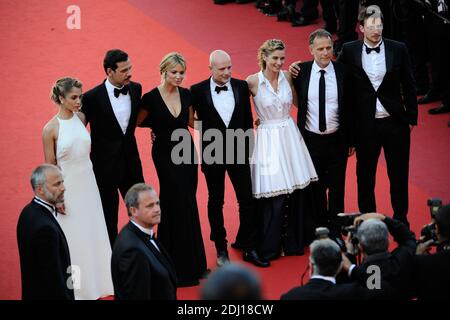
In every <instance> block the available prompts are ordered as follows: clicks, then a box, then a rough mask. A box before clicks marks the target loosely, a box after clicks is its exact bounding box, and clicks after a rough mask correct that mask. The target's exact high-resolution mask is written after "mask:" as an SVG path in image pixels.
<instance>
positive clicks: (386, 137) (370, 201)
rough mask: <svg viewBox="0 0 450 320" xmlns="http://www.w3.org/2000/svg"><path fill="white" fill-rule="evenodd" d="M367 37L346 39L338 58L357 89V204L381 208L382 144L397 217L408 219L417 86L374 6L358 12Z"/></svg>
mask: <svg viewBox="0 0 450 320" xmlns="http://www.w3.org/2000/svg"><path fill="white" fill-rule="evenodd" d="M359 23H360V31H361V32H362V33H363V34H364V40H359V41H353V42H349V43H346V44H344V46H343V47H342V51H341V54H340V55H339V58H338V61H339V62H342V63H343V64H344V65H345V66H346V68H347V73H348V76H347V78H346V79H348V82H347V83H346V84H347V85H348V86H350V87H351V88H352V94H351V96H349V97H348V98H349V99H347V101H346V102H348V103H349V104H350V106H349V109H350V110H351V112H350V113H349V114H350V115H351V117H352V118H353V126H354V129H353V135H354V137H355V146H356V159H357V164H356V173H357V181H358V206H359V210H360V211H361V212H376V203H375V178H376V172H377V164H378V158H379V156H380V152H381V149H383V151H384V156H385V159H386V165H387V172H388V176H389V182H390V194H391V204H392V208H393V211H394V218H395V219H398V220H400V221H402V222H404V223H406V224H408V219H407V214H408V175H409V152H410V135H411V130H412V129H413V127H414V126H415V125H417V100H416V87H415V81H414V78H413V74H412V69H411V64H410V59H409V55H408V51H407V49H406V46H405V45H404V44H403V43H400V42H396V41H393V40H389V39H386V38H383V37H382V33H383V14H382V13H381V11H380V9H379V7H377V6H369V7H367V8H366V9H363V10H362V11H361V13H360V16H359Z"/></svg>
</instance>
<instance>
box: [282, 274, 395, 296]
mask: <svg viewBox="0 0 450 320" xmlns="http://www.w3.org/2000/svg"><path fill="white" fill-rule="evenodd" d="M387 297H388V296H387V295H384V291H382V290H369V289H366V288H363V287H361V286H360V285H358V284H357V283H344V284H333V283H332V282H330V281H327V280H323V279H311V280H309V282H308V283H307V284H305V285H304V286H301V287H296V288H293V289H291V290H290V291H288V292H287V293H285V294H283V295H282V296H281V300H369V299H382V298H387Z"/></svg>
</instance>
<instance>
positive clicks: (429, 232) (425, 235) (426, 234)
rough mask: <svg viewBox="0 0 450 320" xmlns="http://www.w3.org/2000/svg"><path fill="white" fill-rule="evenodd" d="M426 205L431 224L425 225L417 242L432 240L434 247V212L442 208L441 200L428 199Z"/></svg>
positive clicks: (435, 242) (435, 234) (435, 243)
mask: <svg viewBox="0 0 450 320" xmlns="http://www.w3.org/2000/svg"><path fill="white" fill-rule="evenodd" d="M427 205H428V206H429V207H430V216H431V221H432V222H431V223H429V224H427V225H426V226H425V227H423V228H422V230H421V231H420V236H421V237H420V238H421V239H420V241H419V242H427V241H428V240H433V243H432V244H431V245H432V246H436V245H437V244H438V243H437V233H436V223H435V221H434V220H435V216H436V212H438V210H439V209H440V208H441V207H442V200H441V199H438V198H432V199H428V201H427Z"/></svg>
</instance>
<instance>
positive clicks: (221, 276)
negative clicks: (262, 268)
mask: <svg viewBox="0 0 450 320" xmlns="http://www.w3.org/2000/svg"><path fill="white" fill-rule="evenodd" d="M201 298H202V299H203V300H261V299H262V296H261V282H260V279H259V277H258V276H257V275H256V274H255V273H254V272H253V271H252V270H251V269H249V268H247V267H245V266H243V265H240V264H237V263H228V264H226V265H224V266H223V267H220V268H219V269H217V270H216V271H214V272H213V273H212V274H211V275H210V276H209V277H208V279H207V280H206V282H205V284H204V285H203V287H202V290H201Z"/></svg>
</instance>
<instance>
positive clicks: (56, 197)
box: [43, 185, 64, 205]
mask: <svg viewBox="0 0 450 320" xmlns="http://www.w3.org/2000/svg"><path fill="white" fill-rule="evenodd" d="M43 190H44V195H45V197H46V198H47V201H48V202H49V203H51V204H53V205H54V204H57V203H61V202H64V192H61V193H60V194H53V193H51V192H50V191H49V190H48V189H47V187H46V186H45V185H44V186H43Z"/></svg>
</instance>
